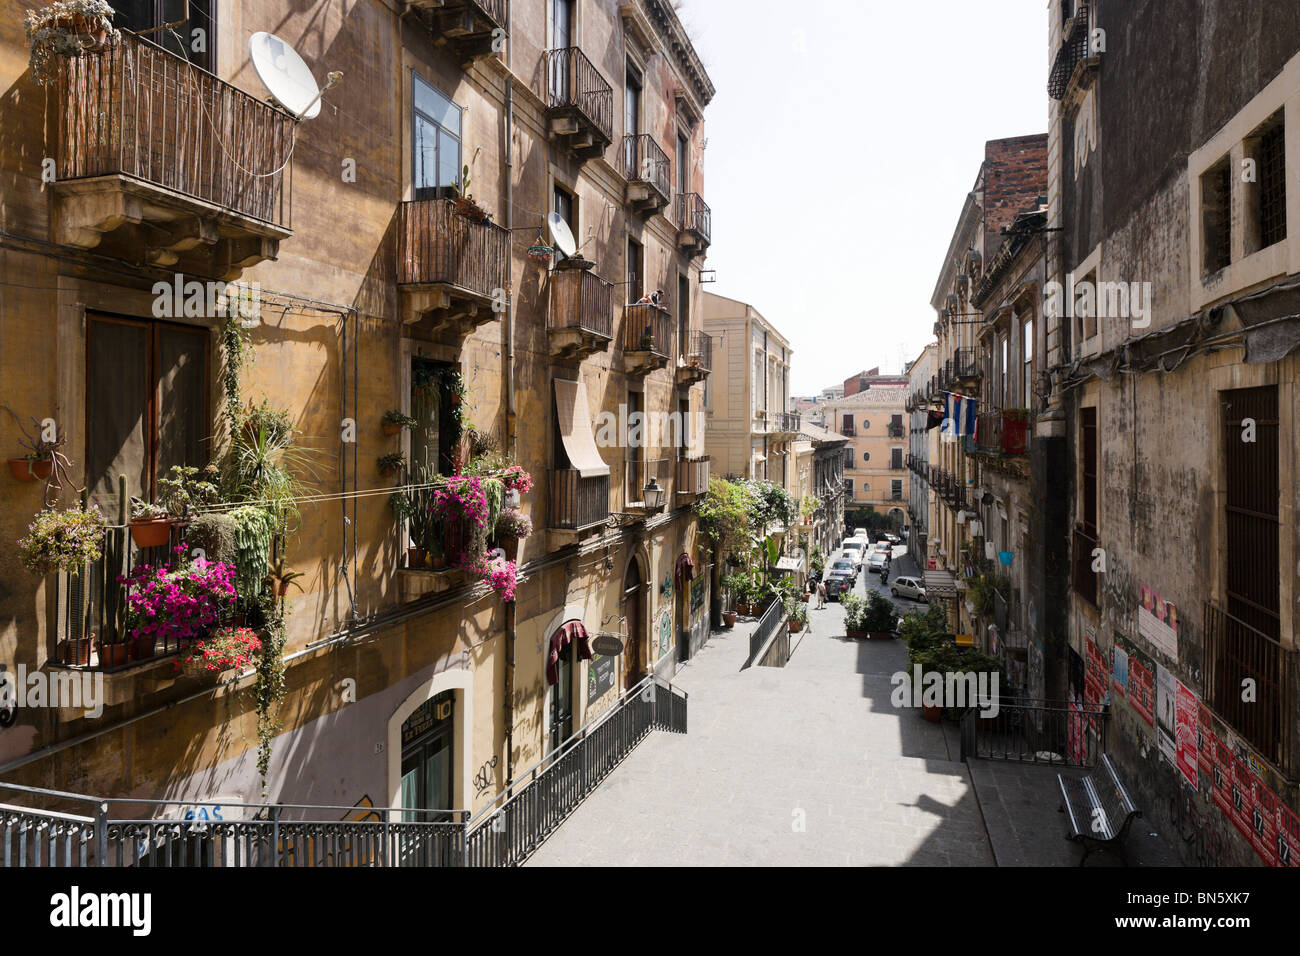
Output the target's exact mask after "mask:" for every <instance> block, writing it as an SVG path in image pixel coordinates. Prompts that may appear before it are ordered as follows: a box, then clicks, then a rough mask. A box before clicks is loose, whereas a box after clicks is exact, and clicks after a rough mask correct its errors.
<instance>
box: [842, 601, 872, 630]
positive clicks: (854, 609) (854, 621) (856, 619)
mask: <svg viewBox="0 0 1300 956" xmlns="http://www.w3.org/2000/svg"><path fill="white" fill-rule="evenodd" d="M840 604H841V605H842V606H843V608H844V633H845V635H846V636H848V637H851V638H853V639H854V640H857V639H860V638H864V637H866V636H867V631H866V628H865V627H863V625H862V619H863V615H864V614H865V613H866V609H867V608H866V602H865V601H863V600H862V598H860V597H858V595H856V594H845V595H844V596H843V597H842V598H840Z"/></svg>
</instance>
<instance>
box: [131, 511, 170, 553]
mask: <svg viewBox="0 0 1300 956" xmlns="http://www.w3.org/2000/svg"><path fill="white" fill-rule="evenodd" d="M171 536H172V519H171V518H145V519H140V520H136V521H132V522H131V540H132V541H134V542H135V544H136V547H138V548H157V547H161V546H162V545H164V544H166V543H167V542H168V541H170V540H171Z"/></svg>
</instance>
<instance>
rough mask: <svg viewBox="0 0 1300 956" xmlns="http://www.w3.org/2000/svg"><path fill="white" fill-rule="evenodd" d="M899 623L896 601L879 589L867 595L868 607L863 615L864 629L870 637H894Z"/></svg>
mask: <svg viewBox="0 0 1300 956" xmlns="http://www.w3.org/2000/svg"><path fill="white" fill-rule="evenodd" d="M897 623H898V611H897V610H896V609H895V607H894V602H893V601H891V600H889V598H887V597H885V596H884V595H883V594H881V593H880V592H879V591H872V592H871V593H870V594H869V595H868V596H867V607H866V610H865V611H864V612H863V615H862V629H863V630H864V631H866V632H867V635H868V636H869V637H874V638H892V637H893V636H894V628H895V627H896V626H897Z"/></svg>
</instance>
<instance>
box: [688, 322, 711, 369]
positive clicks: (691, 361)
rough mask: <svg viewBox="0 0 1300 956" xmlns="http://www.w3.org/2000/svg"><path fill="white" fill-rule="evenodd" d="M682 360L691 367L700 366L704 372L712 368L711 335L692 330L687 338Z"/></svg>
mask: <svg viewBox="0 0 1300 956" xmlns="http://www.w3.org/2000/svg"><path fill="white" fill-rule="evenodd" d="M682 361H684V362H685V363H686V364H687V365H689V366H691V367H693V368H702V369H704V371H706V372H711V371H712V370H713V337H712V336H710V335H709V334H708V333H707V332H700V331H698V330H696V331H694V332H692V333H691V334H690V336H689V337H688V339H687V343H686V353H685V354H684V355H683V356H682Z"/></svg>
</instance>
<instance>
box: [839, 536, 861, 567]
mask: <svg viewBox="0 0 1300 956" xmlns="http://www.w3.org/2000/svg"><path fill="white" fill-rule="evenodd" d="M865 548H866V543H865V542H862V541H859V540H858V539H857V538H849V539H848V540H846V541H845V542H844V548H843V549H842V552H841V555H842V556H843V557H845V558H849V559H851V560H852V561H853V564H854V566H855V567H856V568H858V570H861V569H862V558H863V554H862V552H863V550H864V549H865Z"/></svg>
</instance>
